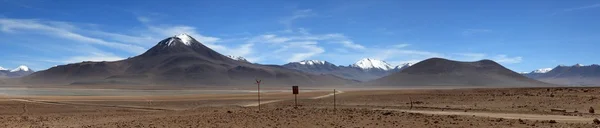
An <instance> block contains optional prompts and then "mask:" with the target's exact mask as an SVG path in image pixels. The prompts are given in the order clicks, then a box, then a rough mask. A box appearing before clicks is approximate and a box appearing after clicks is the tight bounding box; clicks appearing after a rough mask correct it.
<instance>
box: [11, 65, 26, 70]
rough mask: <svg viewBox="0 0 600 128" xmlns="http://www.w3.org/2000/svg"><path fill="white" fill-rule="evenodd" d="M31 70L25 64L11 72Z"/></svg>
mask: <svg viewBox="0 0 600 128" xmlns="http://www.w3.org/2000/svg"><path fill="white" fill-rule="evenodd" d="M28 71H29V67H27V66H25V65H21V66H19V67H17V68H15V69H13V70H10V72H28Z"/></svg>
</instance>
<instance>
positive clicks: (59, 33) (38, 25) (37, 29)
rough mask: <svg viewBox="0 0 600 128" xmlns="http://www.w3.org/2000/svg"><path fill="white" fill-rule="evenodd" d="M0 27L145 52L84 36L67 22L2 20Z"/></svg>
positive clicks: (135, 47)
mask: <svg viewBox="0 0 600 128" xmlns="http://www.w3.org/2000/svg"><path fill="white" fill-rule="evenodd" d="M0 27H1V30H0V31H2V32H4V33H39V34H45V35H49V36H55V37H60V38H64V39H69V40H73V41H75V42H83V43H90V44H96V45H103V46H107V47H111V48H114V49H119V50H123V51H127V52H130V53H142V52H144V51H145V48H143V47H140V46H137V45H132V44H125V43H118V42H110V41H106V40H103V39H100V38H93V37H90V36H85V35H82V34H80V33H77V32H74V30H73V29H78V28H76V27H75V26H74V25H70V24H68V23H65V22H55V21H43V20H35V19H8V18H0Z"/></svg>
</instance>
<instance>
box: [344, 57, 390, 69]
mask: <svg viewBox="0 0 600 128" xmlns="http://www.w3.org/2000/svg"><path fill="white" fill-rule="evenodd" d="M350 67H355V68H360V69H365V70H369V69H381V70H385V71H387V70H391V69H394V68H392V66H391V65H390V64H388V63H386V62H385V61H382V60H376V59H371V58H364V59H361V60H359V61H358V62H356V63H354V64H352V65H350Z"/></svg>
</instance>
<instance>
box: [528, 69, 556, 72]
mask: <svg viewBox="0 0 600 128" xmlns="http://www.w3.org/2000/svg"><path fill="white" fill-rule="evenodd" d="M550 71H552V68H542V69H538V70H533V71H532V72H531V73H547V72H550Z"/></svg>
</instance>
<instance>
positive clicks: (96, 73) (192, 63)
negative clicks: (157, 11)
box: [21, 34, 356, 86]
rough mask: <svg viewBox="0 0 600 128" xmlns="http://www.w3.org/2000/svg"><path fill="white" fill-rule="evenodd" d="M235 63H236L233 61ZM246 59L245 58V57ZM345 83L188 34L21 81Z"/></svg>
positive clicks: (237, 83) (68, 65)
mask: <svg viewBox="0 0 600 128" xmlns="http://www.w3.org/2000/svg"><path fill="white" fill-rule="evenodd" d="M232 58H234V59H236V60H234V59H232ZM244 60H245V59H244ZM257 79H259V80H262V81H264V82H263V83H261V85H267V86H269V85H305V86H318V85H346V84H353V83H355V82H356V81H353V80H347V79H343V78H340V77H337V76H334V75H327V74H310V73H304V72H301V71H297V70H291V69H287V68H284V67H282V66H277V65H260V64H252V63H248V62H247V61H240V59H239V58H236V57H233V56H230V57H227V56H224V55H222V54H220V53H218V52H216V51H214V50H212V49H210V48H208V47H206V46H205V45H203V44H201V43H200V42H198V41H197V40H195V39H194V38H193V37H191V36H189V35H187V34H180V35H176V36H173V37H169V38H166V39H164V40H162V41H160V42H158V43H157V44H156V45H155V46H153V47H152V48H150V49H149V50H148V51H146V52H145V53H143V54H141V55H138V56H135V57H131V58H128V59H124V60H119V61H112V62H106V61H104V62H81V63H73V64H67V65H60V66H55V67H52V68H50V69H47V70H44V71H38V72H35V73H33V74H31V75H29V76H26V77H23V78H22V79H21V82H23V83H26V84H46V83H52V84H72V85H73V84H74V85H112V84H134V85H177V86H228V85H253V84H254V81H255V80H257Z"/></svg>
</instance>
